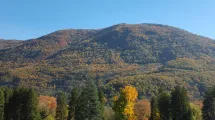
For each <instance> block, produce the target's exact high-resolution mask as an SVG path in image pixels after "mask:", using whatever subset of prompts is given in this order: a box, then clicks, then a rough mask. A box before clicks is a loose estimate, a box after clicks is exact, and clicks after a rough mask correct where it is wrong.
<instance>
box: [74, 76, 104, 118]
mask: <svg viewBox="0 0 215 120" xmlns="http://www.w3.org/2000/svg"><path fill="white" fill-rule="evenodd" d="M101 119H102V117H101V109H100V102H99V97H98V90H97V87H96V85H95V83H94V82H93V81H91V80H89V81H87V83H86V86H85V87H84V89H83V91H82V92H81V96H80V100H79V104H78V107H77V111H76V115H75V120H101Z"/></svg>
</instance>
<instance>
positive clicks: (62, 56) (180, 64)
mask: <svg viewBox="0 0 215 120" xmlns="http://www.w3.org/2000/svg"><path fill="white" fill-rule="evenodd" d="M0 56H1V57H0V68H1V69H0V76H1V80H0V84H1V85H8V86H26V87H34V88H36V89H37V90H38V91H41V92H44V91H45V92H52V91H57V90H62V89H63V90H68V91H69V90H71V88H72V87H74V86H82V85H83V83H84V82H85V81H86V80H87V79H94V80H96V81H97V85H98V86H100V87H101V88H103V89H104V90H105V93H106V94H107V95H108V96H109V97H110V98H111V96H113V95H114V94H115V91H116V90H117V89H119V88H120V87H121V86H124V85H128V84H129V85H134V86H135V87H136V88H137V89H138V91H139V95H140V96H146V97H147V96H151V95H153V94H156V93H157V92H158V90H159V88H160V87H163V88H164V89H165V90H171V89H172V88H173V87H174V86H176V85H183V86H185V88H186V89H188V90H189V93H190V97H191V98H200V97H201V96H202V95H203V94H204V91H205V90H206V89H207V88H208V87H209V86H211V85H214V84H215V78H214V77H213V75H214V74H215V66H214V65H215V58H214V57H215V43H214V41H213V40H212V39H210V38H207V37H203V36H199V35H195V34H192V33H190V32H188V31H185V30H182V29H179V28H175V27H171V26H167V25H160V24H134V25H131V24H118V25H114V26H111V27H108V28H103V29H97V30H85V29H79V30H75V29H68V30H60V31H56V32H53V33H51V34H48V35H45V36H42V37H39V38H37V39H31V40H27V41H24V42H22V43H20V44H17V45H15V46H13V45H12V46H10V47H8V48H7V49H1V50H0Z"/></svg>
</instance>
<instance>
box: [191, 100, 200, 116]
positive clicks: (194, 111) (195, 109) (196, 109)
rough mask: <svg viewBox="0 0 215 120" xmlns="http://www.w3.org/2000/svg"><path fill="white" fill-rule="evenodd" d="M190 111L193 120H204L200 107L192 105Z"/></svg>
mask: <svg viewBox="0 0 215 120" xmlns="http://www.w3.org/2000/svg"><path fill="white" fill-rule="evenodd" d="M190 109H191V112H192V120H202V111H201V108H200V107H199V106H198V105H195V104H193V103H190Z"/></svg>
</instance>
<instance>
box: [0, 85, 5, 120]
mask: <svg viewBox="0 0 215 120" xmlns="http://www.w3.org/2000/svg"><path fill="white" fill-rule="evenodd" d="M4 104H5V99H4V92H3V90H2V89H0V120H4V107H5V106H4Z"/></svg>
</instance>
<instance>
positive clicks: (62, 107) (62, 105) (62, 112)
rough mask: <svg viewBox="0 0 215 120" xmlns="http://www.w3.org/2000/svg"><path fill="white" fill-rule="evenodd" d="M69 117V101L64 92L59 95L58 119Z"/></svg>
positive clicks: (63, 119) (62, 119)
mask: <svg viewBox="0 0 215 120" xmlns="http://www.w3.org/2000/svg"><path fill="white" fill-rule="evenodd" d="M66 119H67V102H66V96H65V94H64V93H63V92H61V93H60V95H59V96H58V97H57V109H56V120H66Z"/></svg>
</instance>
